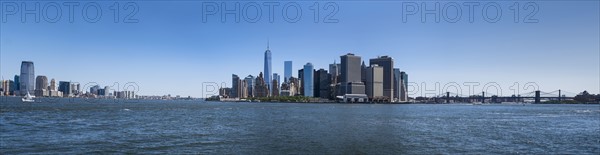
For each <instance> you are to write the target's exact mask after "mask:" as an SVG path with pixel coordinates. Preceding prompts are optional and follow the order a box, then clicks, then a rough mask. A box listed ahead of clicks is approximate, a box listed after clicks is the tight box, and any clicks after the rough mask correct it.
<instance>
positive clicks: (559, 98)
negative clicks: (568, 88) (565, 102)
mask: <svg viewBox="0 0 600 155" xmlns="http://www.w3.org/2000/svg"><path fill="white" fill-rule="evenodd" d="M560 100H561V97H560V89H559V90H558V102H560Z"/></svg>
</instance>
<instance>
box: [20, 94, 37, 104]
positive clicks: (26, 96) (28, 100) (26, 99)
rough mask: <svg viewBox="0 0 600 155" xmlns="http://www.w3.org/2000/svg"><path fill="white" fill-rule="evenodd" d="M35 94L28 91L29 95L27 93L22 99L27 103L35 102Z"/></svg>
mask: <svg viewBox="0 0 600 155" xmlns="http://www.w3.org/2000/svg"><path fill="white" fill-rule="evenodd" d="M34 97H35V96H31V94H29V92H27V95H25V96H24V97H23V98H21V101H23V102H25V103H30V102H35V100H33V98H34Z"/></svg>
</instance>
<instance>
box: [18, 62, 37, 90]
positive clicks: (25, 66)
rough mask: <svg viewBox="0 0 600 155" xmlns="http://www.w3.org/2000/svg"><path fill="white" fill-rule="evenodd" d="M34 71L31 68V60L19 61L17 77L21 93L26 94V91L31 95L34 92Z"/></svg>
mask: <svg viewBox="0 0 600 155" xmlns="http://www.w3.org/2000/svg"><path fill="white" fill-rule="evenodd" d="M34 78H35V72H34V70H33V62H31V61H23V62H21V76H20V78H19V80H20V83H19V85H20V86H19V88H20V90H21V95H26V94H27V93H29V94H31V95H33V94H35V92H34V91H35V88H34V86H35V79H34Z"/></svg>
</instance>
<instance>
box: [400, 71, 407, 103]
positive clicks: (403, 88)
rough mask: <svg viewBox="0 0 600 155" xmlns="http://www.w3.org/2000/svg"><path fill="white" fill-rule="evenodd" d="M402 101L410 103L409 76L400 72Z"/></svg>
mask: <svg viewBox="0 0 600 155" xmlns="http://www.w3.org/2000/svg"><path fill="white" fill-rule="evenodd" d="M400 83H402V85H401V87H400V99H401V100H400V101H403V102H408V74H406V72H400Z"/></svg>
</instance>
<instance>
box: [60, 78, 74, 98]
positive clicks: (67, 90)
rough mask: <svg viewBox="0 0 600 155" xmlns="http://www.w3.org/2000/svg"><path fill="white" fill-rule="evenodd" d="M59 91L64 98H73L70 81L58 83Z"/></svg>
mask: <svg viewBox="0 0 600 155" xmlns="http://www.w3.org/2000/svg"><path fill="white" fill-rule="evenodd" d="M58 91H61V92H62V94H63V96H64V97H69V96H71V95H72V94H71V82H68V81H59V82H58Z"/></svg>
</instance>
